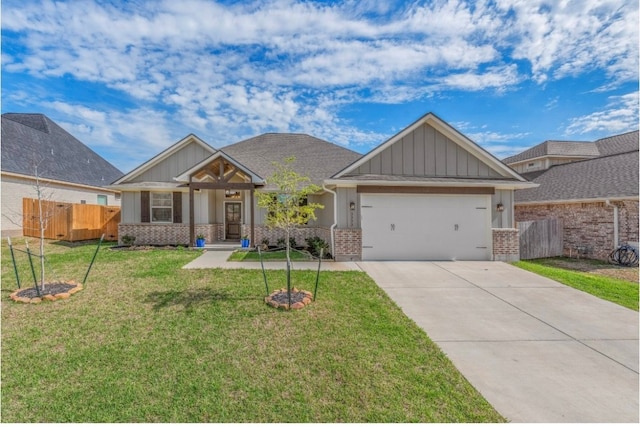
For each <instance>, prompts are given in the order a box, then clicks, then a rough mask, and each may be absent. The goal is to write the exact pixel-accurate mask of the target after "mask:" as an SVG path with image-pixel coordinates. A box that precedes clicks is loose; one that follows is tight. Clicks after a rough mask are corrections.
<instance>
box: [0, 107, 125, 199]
mask: <svg viewBox="0 0 640 427" xmlns="http://www.w3.org/2000/svg"><path fill="white" fill-rule="evenodd" d="M36 165H37V166H38V176H39V177H41V178H47V179H55V180H58V181H65V182H70V183H75V184H83V185H89V186H94V187H104V186H106V185H108V184H109V183H111V182H112V181H114V180H115V179H117V178H118V177H120V176H121V175H122V172H121V171H120V170H118V169H117V168H116V167H115V166H113V165H112V164H111V163H109V162H108V161H106V160H105V159H104V158H102V157H100V156H99V155H98V154H97V153H96V152H94V151H93V150H91V149H90V148H89V147H87V146H86V145H85V144H83V143H82V142H81V141H79V140H78V139H76V138H75V137H74V136H73V135H71V134H70V133H68V132H67V131H65V130H64V129H62V128H61V127H60V126H58V125H57V124H56V123H55V122H53V121H52V120H51V119H49V118H48V117H47V116H45V115H44V114H23V113H5V114H3V115H2V171H3V172H12V173H17V174H21V175H28V176H34V175H35V167H36Z"/></svg>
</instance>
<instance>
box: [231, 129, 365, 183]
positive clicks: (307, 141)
mask: <svg viewBox="0 0 640 427" xmlns="http://www.w3.org/2000/svg"><path fill="white" fill-rule="evenodd" d="M221 151H222V152H224V153H226V154H228V155H229V156H231V157H232V158H233V159H234V160H237V161H238V162H240V163H241V164H243V165H245V166H246V167H247V168H249V169H251V170H252V171H253V172H255V173H256V174H258V175H260V176H261V177H262V178H265V179H267V180H268V178H269V177H270V176H271V175H272V174H273V173H274V172H275V167H274V165H273V162H279V163H281V162H282V161H283V160H284V159H285V158H287V157H290V156H294V157H295V158H296V161H295V163H294V165H293V167H294V169H295V170H296V171H297V172H298V173H300V174H302V175H305V176H308V177H309V178H310V179H311V181H312V182H313V183H314V184H317V185H321V184H322V181H323V180H324V179H326V178H329V177H330V176H332V175H333V174H334V173H336V171H339V170H341V169H343V168H345V167H346V166H347V165H349V164H351V163H353V162H354V161H356V160H357V159H359V158H360V157H361V156H362V155H361V154H359V153H356V152H355V151H351V150H349V149H346V148H344V147H340V146H339V145H336V144H332V143H330V142H327V141H324V140H322V139H319V138H315V137H313V136H310V135H306V134H299V133H266V134H263V135H259V136H256V137H253V138H250V139H246V140H244V141H240V142H237V143H235V144H231V145H228V146H226V147H223V148H222V149H221ZM266 188H270V186H269V185H268V184H267V187H266Z"/></svg>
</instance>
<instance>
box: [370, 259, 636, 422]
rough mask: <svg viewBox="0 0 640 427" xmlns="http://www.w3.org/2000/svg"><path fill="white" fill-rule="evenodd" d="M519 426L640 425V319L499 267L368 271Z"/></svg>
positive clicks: (379, 266) (377, 266)
mask: <svg viewBox="0 0 640 427" xmlns="http://www.w3.org/2000/svg"><path fill="white" fill-rule="evenodd" d="M358 265H359V266H360V268H361V269H362V270H363V271H365V272H366V273H367V274H369V275H370V276H371V277H372V278H373V279H374V280H375V281H376V283H377V284H378V285H379V286H380V287H381V288H382V289H384V290H385V292H386V293H387V294H388V295H389V296H390V297H391V298H392V299H393V300H394V301H395V302H396V303H397V304H398V306H399V307H400V308H401V309H402V310H403V311H404V312H405V314H406V315H407V316H409V317H410V318H411V319H413V320H414V321H415V322H416V323H417V324H418V326H420V327H421V328H423V329H424V330H425V331H426V333H427V334H428V335H429V337H430V338H431V339H432V340H433V341H434V342H436V343H437V344H438V346H439V347H440V348H441V349H442V350H443V351H444V352H445V353H446V354H447V356H448V357H449V359H451V361H452V362H453V363H454V364H455V366H456V367H457V368H458V370H459V371H460V372H461V373H462V374H463V375H464V376H465V377H466V378H467V379H468V380H469V382H470V383H471V384H472V385H473V386H474V387H475V388H476V389H477V390H478V391H479V392H480V393H481V394H482V395H483V396H484V397H485V398H486V399H487V400H488V401H489V403H491V404H492V405H493V406H494V408H496V410H497V411H498V412H500V413H501V414H502V415H503V416H504V417H505V418H507V419H508V420H510V421H512V422H521V423H525V422H601V423H604V422H629V423H631V422H633V423H637V422H639V418H640V416H639V410H640V409H639V402H638V401H639V399H638V395H639V384H638V363H639V362H638V348H639V347H638V325H639V323H638V320H639V318H638V313H637V312H635V311H633V310H629V309H626V308H624V307H621V306H619V305H617V304H613V303H611V302H608V301H604V300H601V299H599V298H596V297H594V296H592V295H589V294H587V293H584V292H581V291H578V290H576V289H573V288H570V287H567V286H565V285H562V284H560V283H558V282H555V281H553V280H549V279H546V278H544V277H541V276H538V275H536V274H534V273H530V272H527V271H524V270H521V269H519V268H517V267H514V266H511V265H509V264H505V263H501V262H481V261H480V262H472V261H469V262H460V261H457V262H360V263H358Z"/></svg>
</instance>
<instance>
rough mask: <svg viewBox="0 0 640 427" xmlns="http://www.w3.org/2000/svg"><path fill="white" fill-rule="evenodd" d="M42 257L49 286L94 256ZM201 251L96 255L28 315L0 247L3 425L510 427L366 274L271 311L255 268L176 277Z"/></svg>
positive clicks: (332, 280)
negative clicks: (436, 426) (434, 425)
mask: <svg viewBox="0 0 640 427" xmlns="http://www.w3.org/2000/svg"><path fill="white" fill-rule="evenodd" d="M47 250H48V252H47V253H48V257H47V258H48V264H49V266H50V269H51V271H52V273H51V279H77V278H81V277H83V276H84V273H85V271H86V267H87V266H88V263H89V261H90V259H91V256H92V254H93V251H94V250H95V244H89V245H79V246H74V247H64V246H61V245H53V244H50V245H48V249H47ZM199 254H200V252H199V251H191V250H173V251H171V250H148V251H116V250H108V249H105V250H101V252H100V253H99V255H98V258H97V261H96V264H95V266H94V269H93V270H92V272H91V275H90V276H89V279H88V282H87V284H86V288H85V289H84V290H83V291H81V292H79V293H77V294H75V295H73V296H72V297H71V298H70V299H68V300H60V301H56V302H53V303H42V304H37V305H28V304H17V303H14V302H13V301H11V300H9V299H8V295H9V293H10V292H11V291H13V290H14V288H15V277H14V275H13V270H12V267H11V263H10V257H9V256H8V251H7V248H6V244H3V247H2V255H3V256H2V378H1V380H2V381H1V385H2V406H1V408H2V421H3V422H11V423H17V422H48V423H53V422H75V423H80V422H172V423H173V422H206V423H209V422H278V423H280V422H318V423H319V422H323V423H324V422H385V423H386V422H389V423H390V422H424V423H426V422H439V423H442V422H457V423H462V422H482V423H484V422H503V421H505V420H504V419H503V418H502V417H501V416H500V415H499V414H498V413H497V412H496V411H495V410H494V409H493V408H492V407H491V406H490V405H489V404H488V403H487V402H486V401H485V400H484V398H483V397H482V396H481V395H479V393H477V391H476V390H475V389H474V388H473V387H472V386H471V385H470V384H469V383H468V382H467V381H466V380H465V378H464V377H463V376H462V375H461V374H460V373H459V372H458V371H457V370H456V369H455V367H454V366H453V365H452V363H451V362H450V361H449V360H448V359H447V357H446V356H445V355H444V354H443V353H442V351H441V350H440V349H439V348H438V347H437V346H436V345H435V344H434V343H433V342H432V341H431V340H430V339H429V338H428V337H427V335H426V334H425V333H424V332H423V331H422V330H421V329H420V328H418V327H417V326H416V325H415V323H413V322H412V321H410V320H409V319H408V318H407V317H406V316H405V315H404V314H403V313H402V311H401V310H400V309H399V308H398V307H397V306H396V305H395V304H394V303H393V302H392V301H391V300H390V299H389V298H388V297H387V296H386V294H385V293H384V292H383V291H382V290H381V289H380V288H378V287H377V286H376V285H375V283H374V282H373V281H372V280H371V279H370V278H369V277H368V276H367V275H365V274H364V273H361V272H322V273H321V278H320V287H319V289H318V295H317V301H315V302H314V303H312V304H311V305H309V306H307V307H306V308H304V309H303V310H299V311H291V312H288V311H279V310H275V309H273V308H271V307H269V306H267V305H266V304H265V303H264V301H263V298H264V294H265V290H264V283H263V281H262V275H261V272H259V271H249V270H220V269H211V270H182V269H181V267H182V266H183V265H185V264H186V263H188V262H189V261H191V260H193V259H194V258H195V257H197V256H198V255H199ZM19 263H20V272H21V275H22V276H24V277H28V276H27V273H28V267H27V263H26V260H25V258H24V256H23V255H22V254H20V256H19ZM314 274H315V273H314V272H310V271H309V272H305V271H294V272H292V280H293V284H294V285H296V286H298V287H299V288H306V289H309V287H310V286H311V284H312V283H314V281H313V280H314ZM267 277H268V279H269V280H270V282H271V284H272V287H282V286H284V274H283V272H282V271H267Z"/></svg>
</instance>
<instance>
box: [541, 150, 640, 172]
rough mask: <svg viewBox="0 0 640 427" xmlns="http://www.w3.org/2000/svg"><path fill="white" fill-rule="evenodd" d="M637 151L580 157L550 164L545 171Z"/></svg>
mask: <svg viewBox="0 0 640 427" xmlns="http://www.w3.org/2000/svg"><path fill="white" fill-rule="evenodd" d="M637 151H639V150H631V151H624V152H622V153H612V154H605V155H604V156H597V157H591V158H590V159H580V160H574V161H573V162H569V163H561V164H559V165H551V166H549V168H548V169H546V171H548V170H551V169H553V168H557V167H558V166H569V165H576V164H579V163H584V162H593V161H594V160H601V159H608V158H609V157H615V156H622V155H623V154H631V153H635V152H637Z"/></svg>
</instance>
